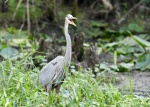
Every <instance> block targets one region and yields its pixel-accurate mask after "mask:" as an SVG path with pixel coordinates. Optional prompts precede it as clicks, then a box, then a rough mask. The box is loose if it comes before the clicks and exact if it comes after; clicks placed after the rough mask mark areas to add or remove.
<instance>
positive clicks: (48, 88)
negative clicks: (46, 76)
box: [46, 85, 52, 93]
mask: <svg viewBox="0 0 150 107" xmlns="http://www.w3.org/2000/svg"><path fill="white" fill-rule="evenodd" d="M51 89H52V85H48V86H46V91H47V92H48V93H49V92H50V91H51Z"/></svg>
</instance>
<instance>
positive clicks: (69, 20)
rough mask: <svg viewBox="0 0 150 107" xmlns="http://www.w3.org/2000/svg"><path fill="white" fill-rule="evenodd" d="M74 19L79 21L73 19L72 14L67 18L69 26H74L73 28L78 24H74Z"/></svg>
mask: <svg viewBox="0 0 150 107" xmlns="http://www.w3.org/2000/svg"><path fill="white" fill-rule="evenodd" d="M73 19H77V18H76V17H73V16H72V15H71V14H68V15H67V16H66V20H67V22H68V23H69V24H71V25H73V26H76V24H75V23H74V22H73Z"/></svg>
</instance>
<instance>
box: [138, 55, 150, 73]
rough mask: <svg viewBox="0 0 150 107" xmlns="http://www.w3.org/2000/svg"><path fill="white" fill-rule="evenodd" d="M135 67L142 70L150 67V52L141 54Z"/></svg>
mask: <svg viewBox="0 0 150 107" xmlns="http://www.w3.org/2000/svg"><path fill="white" fill-rule="evenodd" d="M135 68H136V69H140V70H146V69H150V54H142V55H141V56H139V58H138V61H137V62H136V64H135Z"/></svg>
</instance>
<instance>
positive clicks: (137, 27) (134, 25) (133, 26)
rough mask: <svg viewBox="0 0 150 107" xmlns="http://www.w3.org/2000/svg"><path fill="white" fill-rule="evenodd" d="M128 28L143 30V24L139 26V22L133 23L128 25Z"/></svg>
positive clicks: (137, 30) (136, 30)
mask: <svg viewBox="0 0 150 107" xmlns="http://www.w3.org/2000/svg"><path fill="white" fill-rule="evenodd" d="M128 28H129V30H130V31H135V32H142V31H143V29H144V28H143V26H139V25H138V24H135V23H131V24H129V25H128Z"/></svg>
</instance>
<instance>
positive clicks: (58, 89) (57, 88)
mask: <svg viewBox="0 0 150 107" xmlns="http://www.w3.org/2000/svg"><path fill="white" fill-rule="evenodd" d="M60 87H61V84H58V85H57V86H56V94H58V93H59V91H60Z"/></svg>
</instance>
